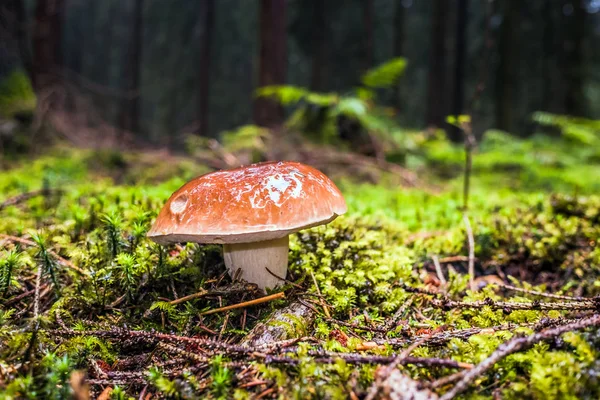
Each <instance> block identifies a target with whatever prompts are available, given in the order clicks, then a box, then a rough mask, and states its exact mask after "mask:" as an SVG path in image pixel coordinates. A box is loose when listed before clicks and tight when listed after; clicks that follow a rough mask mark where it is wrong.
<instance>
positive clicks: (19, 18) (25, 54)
mask: <svg viewBox="0 0 600 400" xmlns="http://www.w3.org/2000/svg"><path fill="white" fill-rule="evenodd" d="M14 10H15V37H16V39H17V46H18V49H19V56H20V57H21V64H22V66H23V69H24V70H25V71H26V72H27V74H28V75H29V78H30V79H32V80H33V68H32V61H31V50H30V49H29V39H28V32H27V14H26V13H25V4H24V0H14Z"/></svg>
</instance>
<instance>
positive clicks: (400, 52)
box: [393, 0, 406, 109]
mask: <svg viewBox="0 0 600 400" xmlns="http://www.w3.org/2000/svg"><path fill="white" fill-rule="evenodd" d="M405 14H406V9H405V7H404V5H403V4H402V0H396V10H395V12H394V45H393V46H394V49H393V52H394V57H402V56H404V32H405V27H404V16H405ZM394 97H395V98H394V105H395V106H396V108H397V109H400V108H401V107H402V94H401V90H400V83H397V84H396V88H395V96H394Z"/></svg>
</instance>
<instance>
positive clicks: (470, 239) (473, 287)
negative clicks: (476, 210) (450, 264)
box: [463, 178, 477, 292]
mask: <svg viewBox="0 0 600 400" xmlns="http://www.w3.org/2000/svg"><path fill="white" fill-rule="evenodd" d="M465 179H466V178H465ZM466 190H468V189H466ZM465 196H466V197H465V212H464V213H463V222H464V223H465V228H466V230H467V242H468V243H469V258H468V262H469V268H468V271H469V288H470V289H471V292H475V291H476V290H477V286H476V285H475V238H474V237H473V228H472V227H471V221H470V220H469V216H468V215H467V211H466V207H467V205H466V204H467V200H466V198H467V196H468V195H465Z"/></svg>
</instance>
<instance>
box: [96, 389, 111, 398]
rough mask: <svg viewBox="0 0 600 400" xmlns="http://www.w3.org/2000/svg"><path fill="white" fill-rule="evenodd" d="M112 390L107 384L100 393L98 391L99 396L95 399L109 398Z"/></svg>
mask: <svg viewBox="0 0 600 400" xmlns="http://www.w3.org/2000/svg"><path fill="white" fill-rule="evenodd" d="M112 391H113V388H112V387H111V386H108V387H107V388H106V389H104V390H103V391H102V393H100V396H98V399H97V400H110V398H111V394H112Z"/></svg>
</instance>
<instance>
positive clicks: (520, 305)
mask: <svg viewBox="0 0 600 400" xmlns="http://www.w3.org/2000/svg"><path fill="white" fill-rule="evenodd" d="M431 304H432V305H433V306H435V307H439V308H442V309H453V308H471V309H481V308H484V307H490V308H491V309H493V310H506V311H514V310H542V311H548V310H569V311H584V310H597V309H598V306H599V304H598V302H596V301H594V300H586V301H573V302H555V303H554V302H551V303H548V302H541V301H537V300H535V301H532V302H530V303H524V302H505V301H494V300H492V299H490V298H488V299H485V300H480V301H473V302H465V301H454V300H449V299H443V300H439V299H432V300H431Z"/></svg>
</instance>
